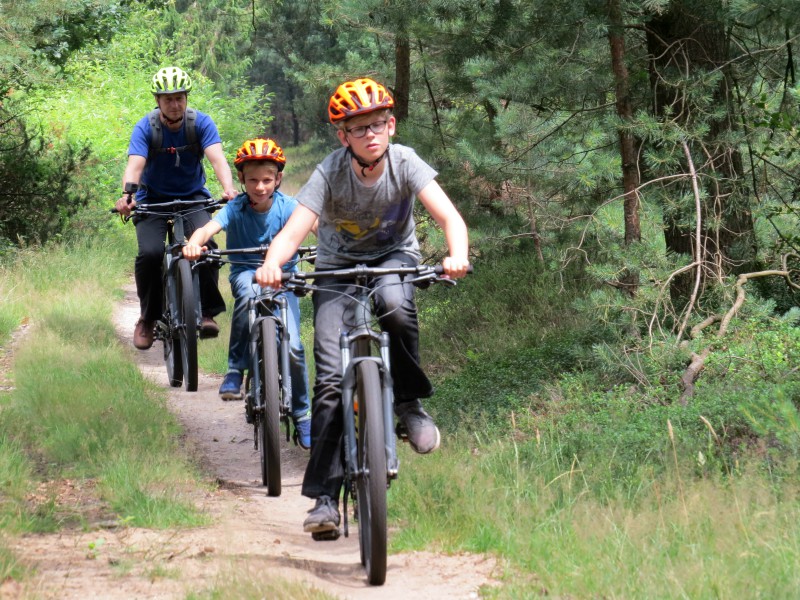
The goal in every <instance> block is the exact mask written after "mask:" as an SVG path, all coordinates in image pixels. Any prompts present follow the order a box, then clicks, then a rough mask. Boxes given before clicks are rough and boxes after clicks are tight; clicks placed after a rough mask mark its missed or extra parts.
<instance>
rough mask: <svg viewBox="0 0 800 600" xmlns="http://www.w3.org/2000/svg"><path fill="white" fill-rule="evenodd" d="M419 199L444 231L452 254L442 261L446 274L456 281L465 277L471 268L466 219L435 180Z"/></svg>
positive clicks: (423, 190)
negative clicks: (468, 268)
mask: <svg viewBox="0 0 800 600" xmlns="http://www.w3.org/2000/svg"><path fill="white" fill-rule="evenodd" d="M417 197H418V198H419V201H420V202H422V205H423V206H424V207H425V208H426V209H427V210H428V212H429V213H430V214H431V216H432V217H433V220H434V221H436V223H437V224H438V225H439V227H441V228H442V230H443V231H444V237H445V239H446V240H447V248H448V251H449V253H450V255H449V256H448V257H446V258H445V259H444V260H443V261H442V266H444V272H445V273H446V274H447V276H448V277H452V278H454V279H458V278H459V277H464V276H465V275H466V274H467V267H469V234H468V233H467V225H466V223H464V219H463V218H462V217H461V214H460V213H459V212H458V210H457V209H456V207H455V206H454V205H453V203H452V202H451V201H450V198H448V197H447V194H445V192H444V190H443V189H442V188H441V186H439V184H438V183H436V181H435V180H434V181H431V182H430V183H429V184H428V185H426V186H425V187H424V188H422V190H421V191H420V192H419V194H417Z"/></svg>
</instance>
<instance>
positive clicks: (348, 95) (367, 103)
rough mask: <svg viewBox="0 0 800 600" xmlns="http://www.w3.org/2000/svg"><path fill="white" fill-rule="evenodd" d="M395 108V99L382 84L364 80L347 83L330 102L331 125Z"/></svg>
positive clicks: (338, 89) (341, 86) (337, 90)
mask: <svg viewBox="0 0 800 600" xmlns="http://www.w3.org/2000/svg"><path fill="white" fill-rule="evenodd" d="M392 108H394V99H393V98H392V96H391V94H389V92H388V91H387V90H386V88H385V87H383V86H382V85H381V84H380V83H377V82H375V81H373V80H372V79H367V78H362V79H356V80H355V81H347V82H345V83H343V84H342V85H340V86H339V87H338V88H336V92H334V94H333V96H331V99H330V101H329V102H328V117H329V118H330V120H331V123H338V122H339V121H343V120H344V119H349V118H350V117H355V116H356V115H365V114H367V113H371V112H373V111H376V110H382V109H392Z"/></svg>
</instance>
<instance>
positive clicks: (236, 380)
mask: <svg viewBox="0 0 800 600" xmlns="http://www.w3.org/2000/svg"><path fill="white" fill-rule="evenodd" d="M234 164H235V166H236V172H237V174H238V176H239V181H240V182H241V183H242V184H243V185H244V188H245V193H243V194H239V195H238V196H236V198H234V199H233V200H231V201H230V202H228V203H227V204H226V205H225V206H224V207H223V208H222V210H220V211H219V212H218V213H217V214H216V215H215V216H214V218H213V219H212V220H211V221H209V222H208V223H207V224H206V225H204V226H203V227H201V228H200V229H197V230H196V231H195V232H194V233H193V234H192V237H191V238H189V241H188V242H187V244H186V246H184V248H183V255H184V256H185V257H186V258H188V259H189V260H195V259H197V258H199V257H200V255H201V253H202V251H203V249H204V244H205V243H206V242H207V241H208V240H210V239H211V237H212V236H214V235H215V234H217V233H219V232H220V231H222V230H225V231H226V232H227V246H228V249H236V248H249V247H254V246H260V245H264V244H269V243H270V242H271V241H272V239H273V238H274V237H275V236H276V235H277V233H278V232H279V231H280V230H281V228H282V227H283V226H284V224H285V223H286V222H287V220H288V219H289V216H290V215H291V214H292V211H294V209H295V207H296V206H297V201H296V200H295V199H294V198H292V197H290V196H286V195H284V194H282V193H281V192H279V191H278V187H279V186H280V184H281V178H282V177H283V168H284V166H285V165H286V157H285V156H284V154H283V150H282V149H281V147H280V146H278V144H276V143H275V142H274V141H273V140H271V139H261V138H258V139H253V140H247V141H246V142H244V144H242V147H241V148H239V151H238V152H237V153H236V159H235V160H234ZM292 259H293V260H291V261H289V263H288V265H287V267H286V270H288V271H291V270H295V269H296V268H297V267H296V263H297V255H295V256H294V257H292ZM260 262H261V261H260V260H259V259H258V258H257V257H255V259H254V257H253V256H252V255H247V254H241V255H237V254H232V255H231V272H230V277H229V279H230V283H231V291H232V293H233V298H234V305H233V317H232V319H231V338H230V343H229V346H228V372H227V373H226V375H225V379H224V380H223V381H222V385H221V386H220V388H219V394H220V396H221V397H222V398H223V399H225V400H235V399H240V398H241V397H242V393H241V387H242V374H243V371H244V370H245V369H246V368H247V367H248V366H249V364H250V357H249V348H250V328H249V324H248V315H247V309H248V302H249V300H250V298H253V297H255V295H256V292H257V287H256V286H254V284H253V273H254V272H255V270H256V268H257V267H258V266H259V264H260ZM285 297H286V301H287V303H288V308H289V323H287V327H288V331H289V340H290V351H289V356H290V370H291V381H292V420H293V421H294V426H295V431H296V432H297V441H298V443H299V444H300V446H302V447H303V448H306V449H308V448H309V447H310V446H311V422H310V418H311V409H310V406H309V399H308V375H307V373H306V358H305V350H304V348H303V344H302V342H301V341H300V304H299V300H298V298H297V296H295V295H294V294H286V295H285Z"/></svg>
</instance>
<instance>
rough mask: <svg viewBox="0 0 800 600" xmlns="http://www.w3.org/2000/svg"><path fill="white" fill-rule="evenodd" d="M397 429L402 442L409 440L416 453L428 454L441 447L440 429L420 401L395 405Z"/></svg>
mask: <svg viewBox="0 0 800 600" xmlns="http://www.w3.org/2000/svg"><path fill="white" fill-rule="evenodd" d="M394 412H395V414H396V415H397V428H396V429H395V432H396V433H397V436H398V437H399V438H400V439H402V440H407V441H408V443H409V444H411V447H412V448H413V449H414V452H417V453H418V454H428V453H430V452H433V451H434V450H436V449H437V448H438V447H439V442H440V441H441V436H440V435H439V428H438V427H436V423H434V422H433V419H431V416H430V415H429V414H428V413H426V412H425V411H424V410H423V409H422V403H421V402H420V401H419V400H412V401H411V402H400V403H398V404H396V405H395V407H394Z"/></svg>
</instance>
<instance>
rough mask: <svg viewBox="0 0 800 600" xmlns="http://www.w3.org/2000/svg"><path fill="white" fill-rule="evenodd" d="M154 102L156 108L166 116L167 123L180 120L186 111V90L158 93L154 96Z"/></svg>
mask: <svg viewBox="0 0 800 600" xmlns="http://www.w3.org/2000/svg"><path fill="white" fill-rule="evenodd" d="M156 103H157V104H158V108H160V109H161V114H162V115H163V116H165V117H166V118H167V123H168V124H169V123H170V122H171V121H180V120H181V119H182V118H183V114H184V113H185V112H186V104H187V100H186V92H177V93H175V94H158V95H157V96H156Z"/></svg>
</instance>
